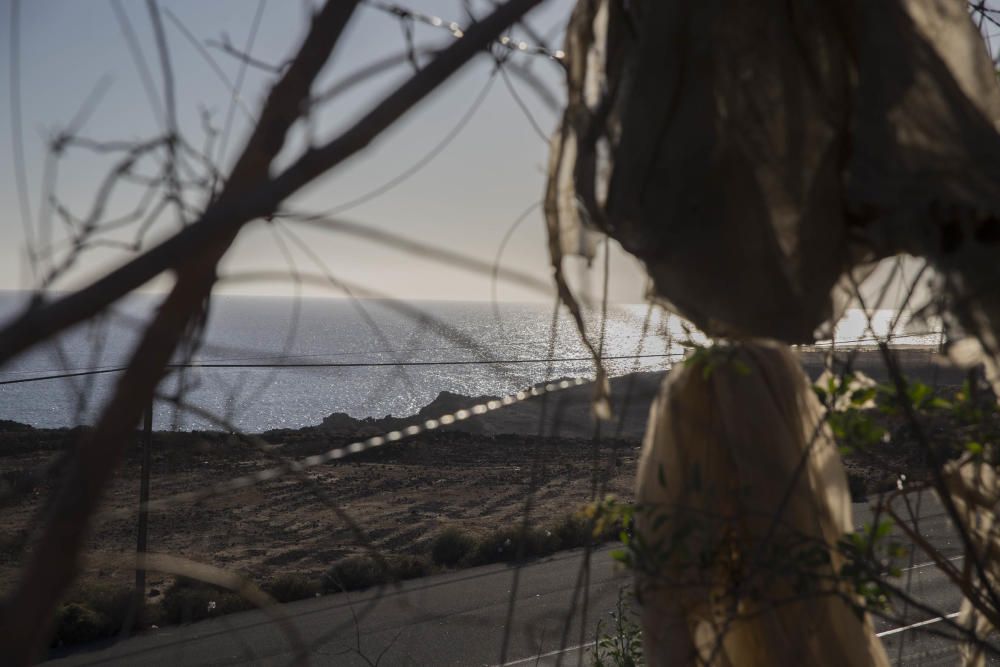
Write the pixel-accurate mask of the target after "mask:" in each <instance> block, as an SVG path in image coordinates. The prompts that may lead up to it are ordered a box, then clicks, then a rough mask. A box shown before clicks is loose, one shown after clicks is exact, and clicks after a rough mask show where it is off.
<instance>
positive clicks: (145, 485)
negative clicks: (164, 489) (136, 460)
mask: <svg viewBox="0 0 1000 667" xmlns="http://www.w3.org/2000/svg"><path fill="white" fill-rule="evenodd" d="M152 443H153V399H152V398H150V399H149V405H148V406H146V414H145V417H144V418H143V422H142V459H141V460H142V469H141V471H140V473H139V531H138V533H139V534H138V537H137V538H136V544H135V551H136V555H140V554H144V553H145V552H146V532H147V524H148V520H149V512H148V511H147V509H146V503H148V502H149V459H150V450H151V449H152ZM135 599H136V603H137V607H136V611H137V613H138V612H139V611H140V610H141V609H142V605H144V604H145V599H146V568H144V567H136V568H135Z"/></svg>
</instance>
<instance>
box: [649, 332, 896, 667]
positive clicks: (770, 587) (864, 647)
mask: <svg viewBox="0 0 1000 667" xmlns="http://www.w3.org/2000/svg"><path fill="white" fill-rule="evenodd" d="M703 355H704V357H705V358H703V359H700V360H699V359H694V360H692V361H691V362H689V363H687V364H685V365H684V366H679V367H677V368H675V369H674V371H673V372H671V373H670V375H669V376H668V377H667V378H666V380H665V381H664V384H663V386H662V388H661V390H660V394H659V396H658V397H657V399H656V401H655V402H654V404H653V406H652V408H651V411H650V418H649V425H648V427H647V432H646V437H645V442H644V444H643V453H642V460H641V463H640V468H639V477H638V492H637V496H638V497H637V500H638V504H639V508H638V510H637V526H636V528H637V531H636V532H637V541H636V545H637V546H636V548H635V550H636V565H637V568H636V569H637V574H636V577H637V581H636V592H637V595H638V598H639V602H640V605H641V610H642V611H641V615H642V623H643V637H644V644H645V647H644V648H645V653H646V656H647V660H648V662H649V664H650V665H651V666H656V667H666V666H668V665H669V666H670V667H676V666H684V665H692V666H693V665H711V666H712V667H716V666H724V667H743V666H747V667H749V666H761V667H764V666H771V665H811V666H814V667H823V666H826V665H828V666H830V667H834V666H837V667H840V666H842V665H853V666H864V665H873V666H881V665H888V660H887V658H886V655H885V652H884V650H883V648H882V645H881V642H880V641H879V640H878V638H877V637H876V636H875V634H874V631H873V629H872V625H871V622H870V620H869V619H868V618H867V616H866V615H864V614H859V613H858V611H857V609H856V608H855V607H854V606H852V604H851V603H850V602H849V600H851V597H850V592H849V591H848V589H847V587H846V586H844V585H843V584H842V583H840V582H838V580H837V578H836V576H834V575H835V573H836V572H837V571H838V569H839V566H840V564H841V561H840V557H839V555H838V554H837V552H836V549H835V545H836V543H837V541H838V540H839V539H840V538H841V537H842V536H843V535H844V534H845V533H847V532H849V531H851V530H852V525H851V506H850V494H849V492H848V488H847V479H846V476H845V474H844V470H843V467H842V465H841V462H840V458H839V455H838V453H837V450H836V447H835V445H834V442H833V439H832V435H831V434H830V432H829V430H828V428H827V426H826V425H825V423H824V422H823V420H822V413H821V410H822V406H821V405H820V404H819V401H818V399H817V398H816V396H815V395H814V393H813V392H812V389H811V387H810V386H809V382H808V379H807V378H806V377H805V375H804V374H803V372H802V370H801V368H800V366H799V364H798V360H797V359H796V357H795V355H794V354H793V353H792V352H791V350H790V349H789V348H788V347H787V346H784V345H781V344H770V343H744V344H739V345H736V346H732V347H717V348H713V349H711V350H708V351H705V352H703Z"/></svg>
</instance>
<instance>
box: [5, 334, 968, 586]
mask: <svg viewBox="0 0 1000 667" xmlns="http://www.w3.org/2000/svg"><path fill="white" fill-rule="evenodd" d="M909 356H910V357H912V358H904V359H903V362H904V366H905V367H906V369H907V372H908V374H910V375H911V376H913V375H914V374H915V375H916V376H917V377H921V378H924V377H925V376H926V380H925V381H928V382H941V381H943V382H944V383H946V384H957V383H959V382H960V381H961V376H960V375H959V374H957V373H956V372H955V371H953V370H951V369H945V370H942V367H941V366H940V365H939V363H938V361H937V359H935V358H934V355H933V354H932V353H931V352H930V351H926V350H915V351H913V352H911V353H909ZM879 364H880V359H879V358H878V356H877V355H876V353H873V352H865V353H862V354H861V355H859V357H858V359H857V366H856V367H860V368H862V369H863V370H864V371H866V372H868V373H870V374H872V375H875V376H876V377H877V376H878V374H879V371H880V368H879ZM822 365H823V364H822V358H821V355H820V354H819V353H810V352H806V353H804V354H803V366H804V368H805V370H806V371H807V373H808V374H809V375H810V376H812V377H816V376H817V375H818V374H819V372H820V371H821V370H822ZM952 376H954V377H952ZM661 378H662V375H660V374H653V373H646V374H637V375H634V376H632V377H631V378H628V377H626V378H617V379H615V380H613V381H612V395H613V396H614V397H615V401H616V406H615V409H616V412H617V414H619V415H621V416H622V420H621V428H606V429H605V434H604V437H603V438H602V439H601V441H600V444H598V445H596V446H595V445H594V443H593V440H592V432H593V426H592V422H591V420H590V417H589V414H588V413H589V406H590V392H591V388H590V387H589V386H582V387H576V388H574V389H571V390H567V391H564V392H560V393H559V394H558V395H554V396H553V397H552V398H551V400H549V401H548V403H547V404H546V403H543V402H542V401H541V400H540V399H537V400H534V401H528V402H525V403H522V404H519V405H518V406H515V407H511V408H509V409H505V410H501V411H499V412H497V413H490V414H488V415H486V416H485V417H483V418H480V419H479V420H478V421H475V420H470V421H469V422H464V423H463V424H462V428H463V429H470V428H471V429H473V430H474V431H475V432H471V433H470V432H459V431H434V432H431V433H427V434H423V435H420V436H417V437H414V438H410V439H406V440H404V441H402V442H399V443H394V444H391V445H388V446H386V447H383V448H380V449H378V450H375V451H372V452H369V453H366V454H364V455H362V456H360V457H356V458H352V459H349V460H345V461H342V462H337V463H333V464H327V465H322V466H318V467H315V468H310V469H309V470H308V471H307V472H306V473H305V476H306V479H307V480H311V481H312V484H309V483H306V481H304V480H302V479H299V478H296V477H294V476H286V477H283V478H280V479H277V480H272V481H268V482H263V483H259V484H256V485H254V486H252V487H249V488H245V489H243V490H240V491H236V492H230V493H226V494H224V495H219V496H213V497H210V498H207V499H204V500H200V501H197V502H191V501H171V502H168V503H166V506H165V507H163V508H162V509H158V510H156V511H154V512H153V513H151V515H150V518H149V542H148V549H149V551H152V552H158V553H167V554H172V555H177V556H183V557H185V558H189V559H192V560H194V561H198V562H203V563H208V564H211V565H215V566H218V567H222V568H226V569H230V570H233V571H236V572H240V573H243V574H247V575H250V576H251V577H252V578H254V579H255V580H257V581H267V580H268V579H270V578H272V577H275V576H277V575H279V574H285V573H290V572H292V573H299V574H305V575H313V574H317V573H320V572H323V571H325V570H326V569H328V568H329V567H330V566H331V565H332V564H333V563H334V562H336V561H338V560H339V559H341V558H343V557H346V556H350V555H354V554H358V553H361V552H362V551H363V550H364V546H363V540H362V539H360V538H359V536H358V535H357V533H356V532H354V531H352V529H351V528H350V526H349V525H348V524H347V523H346V522H345V521H344V520H342V519H341V518H340V517H338V513H337V511H335V510H334V508H333V507H331V503H336V505H337V507H338V508H339V509H340V510H342V511H343V512H344V513H345V514H346V515H347V516H348V517H349V518H350V519H351V520H353V522H355V524H356V525H357V526H358V527H359V528H360V529H361V531H362V532H363V533H364V536H365V539H367V540H369V541H370V543H371V545H372V546H374V547H375V548H376V549H379V550H380V551H382V552H383V553H385V554H421V553H426V552H427V550H428V545H429V542H430V540H432V539H433V538H434V536H435V535H437V534H438V533H439V532H440V531H441V530H443V529H444V528H446V527H449V526H453V525H454V526H459V527H461V528H462V529H463V530H465V531H468V532H471V533H480V534H484V533H487V532H489V531H493V530H496V529H498V528H507V527H513V526H516V525H518V522H519V521H520V519H521V517H522V513H523V511H524V504H525V501H526V500H527V499H528V497H529V493H530V490H531V489H532V488H534V489H535V493H534V503H533V508H532V520H533V523H534V524H535V525H539V526H543V527H544V526H547V525H551V524H554V523H556V522H558V521H559V520H561V519H563V518H564V517H566V516H567V515H568V514H571V513H573V512H574V511H577V510H578V509H579V508H580V507H581V506H582V505H583V504H584V503H586V502H588V501H590V500H591V499H592V495H593V492H594V488H595V487H594V480H595V479H596V480H597V486H598V487H600V488H601V491H600V492H599V493H601V494H603V493H611V494H614V495H616V496H618V497H619V498H621V499H622V500H625V501H628V500H630V499H631V496H632V484H633V479H634V475H635V466H636V462H637V458H638V455H639V443H640V438H641V434H642V430H643V427H644V424H645V418H646V415H647V414H648V409H649V407H648V406H649V402H650V400H651V399H652V397H653V395H654V394H655V392H656V389H657V387H658V385H659V382H660V379H661ZM877 379H883V378H880V377H879V378H877ZM480 398H482V397H480ZM475 400H476V399H467V398H465V397H457V396H455V395H446V394H442V395H441V396H440V397H439V398H438V400H437V401H435V402H434V403H432V404H431V405H429V406H427V407H426V408H425V409H424V410H422V411H421V413H420V418H428V417H437V416H439V415H440V414H442V413H445V412H449V411H453V410H455V409H457V408H458V407H465V405H463V404H462V402H463V401H470V402H475ZM540 415H548V423H547V424H545V425H544V428H541V429H539V423H540V421H539V420H540ZM382 422H385V423H382ZM390 422H391V423H390ZM397 422H400V420H394V419H391V418H390V419H389V420H388V421H386V420H352V419H350V418H347V417H346V415H339V416H338V415H332V416H331V417H330V418H328V419H327V420H326V422H325V424H324V425H321V426H317V427H310V428H305V429H299V430H284V431H274V432H270V433H267V434H263V437H264V439H266V440H267V441H268V442H270V443H272V444H274V445H276V448H275V450H274V453H275V454H278V455H280V456H284V457H289V458H293V459H297V458H301V457H304V456H308V455H311V454H316V453H320V452H324V451H326V450H328V449H331V448H333V447H337V446H342V445H344V444H346V443H348V442H350V441H351V440H352V439H354V438H355V437H359V436H367V435H370V434H372V433H381V432H385V431H386V430H390V429H393V428H399V427H400V423H401V422H400V423H397ZM511 432H513V433H516V434H509V433H511ZM539 432H541V433H546V434H548V435H547V437H539V436H537V435H529V434H530V433H539ZM503 433H508V434H503ZM78 435H79V433H78V430H77V429H72V430H67V429H55V430H43V429H32V428H30V427H26V426H22V425H19V424H15V423H13V422H0V594H2V593H3V592H4V591H5V590H6V589H7V587H8V586H10V584H11V583H12V582H13V581H14V580H15V578H16V574H17V571H18V569H19V567H20V565H21V563H22V562H24V561H25V551H26V549H28V548H30V543H31V538H32V531H33V530H34V529H35V528H37V526H38V525H39V517H40V516H41V514H42V513H43V510H44V503H45V498H46V497H47V495H48V493H49V491H51V489H52V488H53V486H54V483H53V482H54V480H56V479H58V477H59V473H60V468H61V466H65V465H67V464H69V465H71V457H70V456H68V453H69V452H71V449H72V446H73V443H74V442H75V441H76V439H77V437H78ZM555 435H558V436H559V437H553V436H555ZM138 443H139V437H138V434H137V436H136V443H135V445H134V446H133V447H132V448H131V449H130V451H129V452H128V458H127V461H126V463H125V465H124V466H123V467H122V469H121V470H119V471H118V473H117V474H116V477H115V483H114V484H113V486H112V487H111V489H110V491H109V493H108V494H107V496H106V499H105V501H104V507H103V511H102V513H101V515H100V516H99V517H98V518H97V520H96V522H95V526H94V529H93V532H92V536H91V539H90V544H89V548H88V551H87V554H88V560H87V564H86V566H85V570H84V575H83V576H84V579H85V580H86V579H96V580H112V581H120V582H121V583H123V584H127V583H128V582H130V581H131V579H132V577H133V574H132V570H131V569H130V568H129V565H128V564H129V563H130V558H131V556H132V555H133V554H134V551H135V540H136V523H137V511H136V507H137V503H138V497H139V488H138V487H139V481H138V480H139V452H140V449H139V444H138ZM152 451H153V461H152V467H151V478H152V482H151V499H152V500H153V501H158V500H164V499H170V498H171V497H172V496H175V495H177V494H181V493H189V492H192V491H199V490H203V489H208V488H210V487H211V486H212V485H213V484H216V483H218V482H221V481H225V480H229V479H232V478H235V477H238V476H241V475H245V474H247V473H249V472H252V471H256V470H261V469H264V468H268V467H270V466H272V465H274V463H275V461H274V459H273V458H271V457H269V456H267V455H265V454H263V453H261V452H260V451H259V450H257V449H255V448H254V447H253V446H252V445H250V444H248V443H247V442H245V441H241V440H240V439H239V438H237V437H236V436H233V435H228V434H223V433H166V432H163V433H156V434H154V443H153V449H152ZM889 463H893V462H889ZM903 463H909V462H908V461H902V460H901V461H900V465H902V464H903ZM847 464H848V466H847V467H848V470H849V471H851V472H852V474H853V475H854V476H859V475H860V476H861V477H863V478H867V476H869V473H868V472H867V471H866V470H867V468H871V469H872V470H875V469H876V467H875V466H874V465H873V464H872V463H869V462H865V461H851V460H848V462H847ZM893 465H894V464H893ZM893 465H889V466H888V469H889V470H890V472H893V470H892V469H893ZM878 468H879V469H881V470H883V471H884V470H885V469H886V462H880V463H879V466H878ZM880 474H882V473H880ZM870 481H871V483H872V484H878V483H882V482H884V481H885V480H881V479H874V478H873V479H872V480H870ZM863 483H864V484H867V483H868V482H867V481H864V482H863ZM317 490H318V491H319V493H317ZM167 583H169V581H168V580H167V578H165V577H162V576H157V575H155V574H154V575H151V577H150V578H149V580H148V586H149V588H151V589H152V588H162V587H163V586H164V585H166V584H167Z"/></svg>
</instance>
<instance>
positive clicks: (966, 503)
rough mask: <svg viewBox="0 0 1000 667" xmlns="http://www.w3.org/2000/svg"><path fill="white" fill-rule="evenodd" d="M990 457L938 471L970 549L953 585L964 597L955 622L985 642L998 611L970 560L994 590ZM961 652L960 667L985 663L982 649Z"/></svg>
mask: <svg viewBox="0 0 1000 667" xmlns="http://www.w3.org/2000/svg"><path fill="white" fill-rule="evenodd" d="M990 454H991V453H990V452H987V453H985V455H981V456H979V457H977V456H973V455H971V454H970V455H966V456H965V457H963V458H961V459H958V460H955V461H951V462H950V463H948V464H947V465H946V466H945V467H944V470H943V471H942V472H943V476H944V482H945V487H946V488H947V490H948V493H949V495H950V496H951V499H952V502H953V503H955V508H956V510H957V511H958V516H959V518H960V519H961V522H962V524H964V528H965V530H967V531H968V534H969V538H970V541H971V543H972V548H973V549H974V553H968V552H966V559H965V560H966V562H965V564H964V567H963V568H962V570H961V575H962V581H960V582H957V583H958V584H959V586H960V587H961V588H962V589H963V590H965V591H966V592H967V593H966V596H965V599H964V600H963V601H962V607H961V610H960V613H959V617H958V622H959V624H960V625H962V626H963V627H964V628H966V629H967V630H970V631H974V632H975V634H976V635H977V636H978V637H980V638H986V637H987V636H988V635H989V633H990V632H992V631H993V629H994V628H996V627H997V621H998V619H1000V609H996V608H995V607H994V606H993V604H992V598H991V596H989V595H986V594H985V591H986V587H985V586H984V585H983V584H984V582H983V581H982V579H981V578H980V577H979V576H978V573H977V571H976V568H974V567H973V566H972V560H973V559H976V560H978V562H979V563H980V564H981V565H982V567H983V571H984V574H985V575H986V579H987V581H988V583H989V586H990V587H992V588H993V590H994V591H996V590H997V584H998V583H1000V523H998V522H997V521H996V515H997V511H998V510H1000V478H998V476H997V469H996V468H995V467H994V466H993V465H992V464H991V463H989V462H988V460H989V458H990ZM972 596H975V597H976V598H977V599H978V604H973V601H972V599H970V598H971V597H972ZM960 653H961V657H962V665H964V667H983V665H985V664H986V656H985V653H984V651H983V648H982V646H979V645H977V644H974V643H972V642H965V643H963V645H962V646H961V648H960Z"/></svg>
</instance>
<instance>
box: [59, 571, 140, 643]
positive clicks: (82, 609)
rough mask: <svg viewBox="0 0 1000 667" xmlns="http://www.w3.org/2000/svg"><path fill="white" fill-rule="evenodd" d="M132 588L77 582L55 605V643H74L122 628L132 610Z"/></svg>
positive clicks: (94, 638)
mask: <svg viewBox="0 0 1000 667" xmlns="http://www.w3.org/2000/svg"><path fill="white" fill-rule="evenodd" d="M133 604H134V601H133V593H132V589H131V588H129V587H126V586H119V585H115V584H109V583H90V584H84V585H80V586H77V587H76V588H75V589H74V590H73V591H72V592H71V593H70V594H69V595H68V596H67V597H66V600H65V602H63V604H61V605H60V606H59V607H58V608H57V609H56V619H55V632H54V634H53V638H52V641H53V643H55V644H60V643H61V644H76V643H80V642H89V641H94V640H96V639H102V638H104V637H111V636H113V635H115V634H117V633H118V632H119V631H121V629H122V626H123V625H124V624H125V621H126V619H127V618H128V617H129V613H130V612H131V608H132V605H133Z"/></svg>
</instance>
